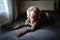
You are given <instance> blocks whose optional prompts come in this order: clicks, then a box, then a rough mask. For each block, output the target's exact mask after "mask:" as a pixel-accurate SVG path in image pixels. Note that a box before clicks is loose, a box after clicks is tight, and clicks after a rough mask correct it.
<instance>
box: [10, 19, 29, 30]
mask: <svg viewBox="0 0 60 40" xmlns="http://www.w3.org/2000/svg"><path fill="white" fill-rule="evenodd" d="M26 26H30V25H29V19H27V20H26V22H25V23H23V24H20V25H17V26H16V27H12V28H11V29H12V30H16V29H19V28H21V27H26Z"/></svg>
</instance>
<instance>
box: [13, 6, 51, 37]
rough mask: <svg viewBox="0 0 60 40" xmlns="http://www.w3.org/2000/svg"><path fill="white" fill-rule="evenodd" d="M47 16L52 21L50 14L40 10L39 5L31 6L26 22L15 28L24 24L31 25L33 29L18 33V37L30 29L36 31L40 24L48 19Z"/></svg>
mask: <svg viewBox="0 0 60 40" xmlns="http://www.w3.org/2000/svg"><path fill="white" fill-rule="evenodd" d="M46 17H47V19H48V20H49V21H50V22H51V20H50V16H49V14H48V13H44V14H41V13H40V10H39V9H38V8H37V7H35V6H31V7H29V8H28V9H27V19H26V22H25V23H24V24H22V25H19V26H16V27H14V28H13V29H18V28H20V27H23V26H30V27H31V29H29V30H25V31H23V32H21V33H19V34H18V37H21V36H23V35H24V34H26V33H28V32H30V31H35V30H36V29H37V27H38V25H39V24H41V23H44V22H45V21H46Z"/></svg>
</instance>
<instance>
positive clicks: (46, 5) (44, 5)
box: [20, 1, 54, 13]
mask: <svg viewBox="0 0 60 40" xmlns="http://www.w3.org/2000/svg"><path fill="white" fill-rule="evenodd" d="M30 6H37V7H38V8H39V9H40V10H54V1H21V2H20V7H21V8H20V12H21V13H23V12H25V11H26V10H27V8H28V7H30Z"/></svg>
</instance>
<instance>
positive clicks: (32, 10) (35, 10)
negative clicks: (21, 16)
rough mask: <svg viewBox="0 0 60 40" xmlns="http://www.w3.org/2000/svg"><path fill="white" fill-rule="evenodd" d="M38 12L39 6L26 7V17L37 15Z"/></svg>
mask: <svg viewBox="0 0 60 40" xmlns="http://www.w3.org/2000/svg"><path fill="white" fill-rule="evenodd" d="M39 13H40V10H39V8H37V7H35V6H31V7H29V8H28V9H27V17H29V16H30V15H31V16H34V15H35V16H38V15H39Z"/></svg>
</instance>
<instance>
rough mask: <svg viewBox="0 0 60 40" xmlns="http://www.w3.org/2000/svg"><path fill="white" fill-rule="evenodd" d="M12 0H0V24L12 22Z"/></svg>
mask: <svg viewBox="0 0 60 40" xmlns="http://www.w3.org/2000/svg"><path fill="white" fill-rule="evenodd" d="M12 15H13V14H12V0H0V26H1V25H3V24H7V23H8V24H9V23H11V22H12V20H13V19H12V18H13V16H12Z"/></svg>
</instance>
